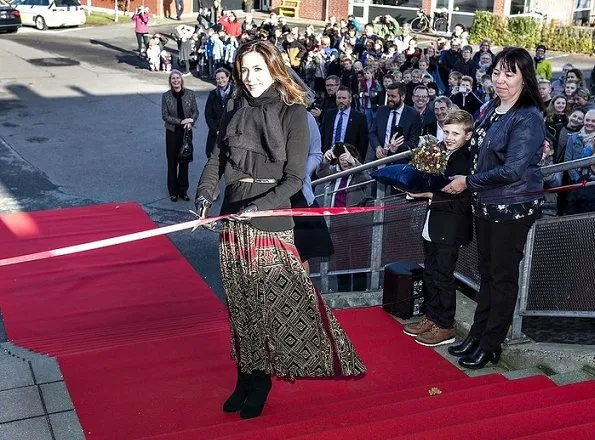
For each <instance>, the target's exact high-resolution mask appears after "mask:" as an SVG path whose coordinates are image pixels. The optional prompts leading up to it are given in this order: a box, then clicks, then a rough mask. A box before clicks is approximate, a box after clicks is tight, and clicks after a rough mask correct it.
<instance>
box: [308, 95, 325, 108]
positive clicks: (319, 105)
mask: <svg viewBox="0 0 595 440" xmlns="http://www.w3.org/2000/svg"><path fill="white" fill-rule="evenodd" d="M322 106H323V103H322V99H321V98H320V97H317V98H316V99H315V100H314V102H312V104H310V105H309V106H308V109H307V110H308V111H310V110H312V109H313V108H317V109H320V110H322Z"/></svg>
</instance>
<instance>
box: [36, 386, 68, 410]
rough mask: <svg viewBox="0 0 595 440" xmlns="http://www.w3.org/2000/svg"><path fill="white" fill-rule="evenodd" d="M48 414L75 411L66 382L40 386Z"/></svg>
mask: <svg viewBox="0 0 595 440" xmlns="http://www.w3.org/2000/svg"><path fill="white" fill-rule="evenodd" d="M39 387H40V388H41V394H42V395H43V401H44V403H45V407H46V409H47V412H48V413H56V412H60V411H69V410H72V409H74V406H73V404H72V400H71V399H70V394H68V390H67V389H66V384H65V383H64V381H60V382H54V383H46V384H43V385H40V386H39Z"/></svg>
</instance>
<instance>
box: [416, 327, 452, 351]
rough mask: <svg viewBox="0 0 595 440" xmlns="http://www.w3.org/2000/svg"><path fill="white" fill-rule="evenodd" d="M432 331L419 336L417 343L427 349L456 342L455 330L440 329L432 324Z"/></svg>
mask: <svg viewBox="0 0 595 440" xmlns="http://www.w3.org/2000/svg"><path fill="white" fill-rule="evenodd" d="M432 324H433V325H432V328H430V330H428V331H426V332H424V333H421V334H419V335H417V337H416V338H415V342H417V343H418V344H421V345H425V346H426V347H435V346H436V345H442V344H452V343H453V342H454V341H455V330H454V328H452V327H451V328H440V327H438V326H437V325H436V324H434V323H432Z"/></svg>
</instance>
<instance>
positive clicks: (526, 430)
mask: <svg viewBox="0 0 595 440" xmlns="http://www.w3.org/2000/svg"><path fill="white" fill-rule="evenodd" d="M568 400H570V402H564V403H560V404H555V403H554V404H553V405H550V406H547V407H542V408H538V409H533V410H531V409H527V410H524V411H517V412H514V413H511V414H505V415H502V416H495V417H491V418H487V419H486V418H483V417H479V418H477V419H475V418H474V420H473V421H470V422H467V423H464V424H459V425H454V426H447V427H443V428H437V429H435V430H432V431H425V432H419V433H414V434H407V435H404V436H401V437H390V439H391V440H397V439H399V440H405V439H406V440H441V439H442V440H451V439H453V438H473V439H475V438H481V439H482V440H506V439H518V438H519V436H526V435H530V438H533V439H540V440H543V439H545V438H551V439H557V440H559V439H561V438H570V439H573V440H575V439H581V438H585V439H586V438H589V439H590V438H593V430H592V429H591V430H590V431H585V429H587V428H589V427H590V426H589V425H591V426H593V425H595V423H593V420H594V419H595V414H594V413H593V408H594V407H595V398H588V399H582V400H581V399H578V400H577V401H573V400H574V399H568ZM467 420H469V419H467ZM581 425H582V426H581ZM584 425H586V428H585V426H584ZM566 429H569V430H571V431H575V432H578V433H581V434H584V433H586V432H588V436H579V437H575V436H566V435H564V433H554V432H555V431H559V430H566ZM548 433H550V436H549V437H547V434H548Z"/></svg>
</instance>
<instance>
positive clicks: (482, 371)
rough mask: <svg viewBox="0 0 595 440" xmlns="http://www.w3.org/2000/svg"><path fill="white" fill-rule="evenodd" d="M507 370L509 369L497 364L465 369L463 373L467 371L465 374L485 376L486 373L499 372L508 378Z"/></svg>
mask: <svg viewBox="0 0 595 440" xmlns="http://www.w3.org/2000/svg"><path fill="white" fill-rule="evenodd" d="M508 372H509V371H508V370H507V369H506V368H502V367H498V366H495V367H485V368H480V369H479V370H465V373H467V376H469V377H480V376H485V375H486V374H501V375H502V376H504V377H506V378H507V379H510V377H508V376H507V373H508Z"/></svg>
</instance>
